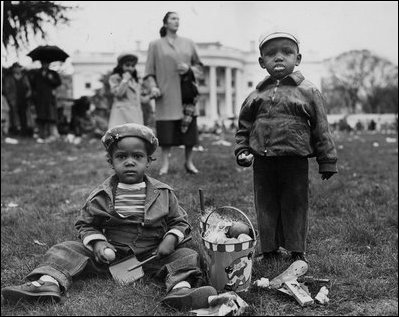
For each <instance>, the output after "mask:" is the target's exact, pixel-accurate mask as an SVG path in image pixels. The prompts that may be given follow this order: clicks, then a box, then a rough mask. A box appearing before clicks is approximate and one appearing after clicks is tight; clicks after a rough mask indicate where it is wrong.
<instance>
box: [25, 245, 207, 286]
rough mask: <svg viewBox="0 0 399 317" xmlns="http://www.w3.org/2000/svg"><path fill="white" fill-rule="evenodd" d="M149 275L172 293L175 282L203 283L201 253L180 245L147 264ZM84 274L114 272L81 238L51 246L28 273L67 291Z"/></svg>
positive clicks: (144, 267)
mask: <svg viewBox="0 0 399 317" xmlns="http://www.w3.org/2000/svg"><path fill="white" fill-rule="evenodd" d="M143 270H144V272H145V273H146V274H149V275H150V276H154V277H156V278H159V279H161V280H162V281H164V282H165V286H166V290H167V292H169V291H170V290H171V289H172V287H173V286H174V285H176V284H177V283H178V282H181V281H188V282H190V284H191V285H192V286H193V287H196V286H201V284H202V283H203V280H202V273H201V269H200V267H199V256H198V253H197V252H196V251H194V250H192V249H189V248H182V247H181V248H177V249H176V250H175V251H174V252H173V253H172V254H170V255H168V256H166V257H164V258H161V259H154V260H153V261H150V262H148V263H146V264H144V265H143ZM81 274H110V272H109V269H108V264H102V263H98V262H96V261H95V259H94V253H93V252H92V251H90V250H89V249H87V248H86V247H85V246H84V245H83V243H82V242H80V241H66V242H62V243H59V244H56V245H54V246H53V247H51V248H50V249H49V250H48V251H47V252H46V254H45V255H44V259H43V261H42V263H41V264H39V265H38V267H36V268H35V269H34V270H33V271H32V272H31V273H29V274H28V276H27V278H28V279H29V280H34V279H37V278H38V277H39V276H41V275H50V276H52V277H53V278H55V279H56V280H57V281H58V282H59V283H60V286H61V289H62V290H63V291H66V290H67V289H68V288H69V287H70V285H71V283H72V279H73V278H76V277H77V276H78V275H81Z"/></svg>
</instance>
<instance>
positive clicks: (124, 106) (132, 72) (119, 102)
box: [108, 53, 150, 128]
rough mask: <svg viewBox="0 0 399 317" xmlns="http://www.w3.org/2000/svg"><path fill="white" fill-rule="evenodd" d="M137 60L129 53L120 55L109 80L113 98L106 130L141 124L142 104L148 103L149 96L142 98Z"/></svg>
mask: <svg viewBox="0 0 399 317" xmlns="http://www.w3.org/2000/svg"><path fill="white" fill-rule="evenodd" d="M137 61H138V58H137V56H136V55H134V54H131V53H122V54H121V55H119V57H118V65H117V66H116V67H115V68H114V70H113V72H112V75H111V76H110V78H109V85H110V88H111V93H112V94H113V96H114V102H113V104H112V108H111V113H110V117H109V122H108V128H112V127H114V126H116V125H120V124H124V123H137V124H143V123H144V118H143V111H142V109H141V103H142V102H149V101H150V96H142V94H141V85H140V83H139V79H138V76H137V70H136V64H137Z"/></svg>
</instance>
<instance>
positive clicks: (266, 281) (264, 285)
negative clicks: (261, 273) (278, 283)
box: [254, 277, 270, 288]
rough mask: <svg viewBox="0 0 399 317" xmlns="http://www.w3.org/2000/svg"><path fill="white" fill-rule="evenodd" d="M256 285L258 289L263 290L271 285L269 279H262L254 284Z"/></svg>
mask: <svg viewBox="0 0 399 317" xmlns="http://www.w3.org/2000/svg"><path fill="white" fill-rule="evenodd" d="M254 285H256V286H258V287H262V288H267V287H269V285H270V281H269V279H268V278H265V277H261V278H260V279H259V280H256V281H255V282H254Z"/></svg>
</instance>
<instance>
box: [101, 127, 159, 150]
mask: <svg viewBox="0 0 399 317" xmlns="http://www.w3.org/2000/svg"><path fill="white" fill-rule="evenodd" d="M128 136H134V137H137V138H141V139H143V140H144V141H146V142H148V143H149V144H150V148H149V153H147V154H148V155H151V154H153V153H154V152H155V150H156V149H157V147H158V139H157V138H156V137H155V135H154V132H152V130H151V129H150V128H148V127H146V126H144V125H141V124H137V123H125V124H121V125H117V126H115V127H113V128H111V129H109V130H108V131H107V132H105V134H104V136H103V137H102V138H101V141H102V142H103V144H104V147H105V149H106V150H107V151H108V150H109V149H110V147H111V146H112V144H113V143H114V142H116V141H119V140H120V139H122V138H124V137H128Z"/></svg>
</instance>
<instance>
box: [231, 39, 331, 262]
mask: <svg viewBox="0 0 399 317" xmlns="http://www.w3.org/2000/svg"><path fill="white" fill-rule="evenodd" d="M259 50H260V57H259V64H260V66H261V67H262V68H263V69H266V70H267V72H268V73H269V75H270V76H268V77H266V78H265V79H264V80H263V81H261V82H260V83H259V84H258V85H257V86H256V90H255V91H253V92H252V93H251V94H250V95H249V96H248V97H247V99H246V100H245V101H244V103H243V105H242V108H241V111H240V115H239V127H238V130H237V132H236V137H235V139H236V147H235V155H236V159H237V163H238V164H239V165H241V166H250V165H251V164H252V162H253V175H254V191H255V195H254V196H255V208H256V212H257V219H258V226H259V232H260V256H262V257H263V258H265V259H268V258H274V257H276V256H279V255H280V254H279V251H278V250H279V247H283V248H285V249H286V250H288V251H291V259H292V260H293V261H295V260H304V261H307V258H306V257H305V249H306V237H307V231H308V190H309V181H308V169H309V168H308V158H309V157H312V156H315V157H316V160H317V162H318V164H319V173H320V174H321V178H322V179H329V178H330V177H331V176H332V175H333V174H334V173H337V166H336V163H337V153H336V149H335V145H334V142H333V139H332V136H331V133H330V131H329V127H328V122H327V116H326V112H325V109H324V102H323V98H322V96H321V94H320V92H319V91H318V90H317V88H316V87H315V86H314V85H313V84H312V83H310V82H309V81H307V80H306V79H305V78H304V77H303V75H302V74H301V73H300V72H299V71H296V72H294V68H295V66H298V65H299V64H300V62H301V59H302V55H301V54H300V53H299V41H298V40H297V39H296V37H294V36H293V35H292V34H289V33H284V32H276V33H272V34H268V35H266V36H262V37H261V39H260V43H259Z"/></svg>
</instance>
